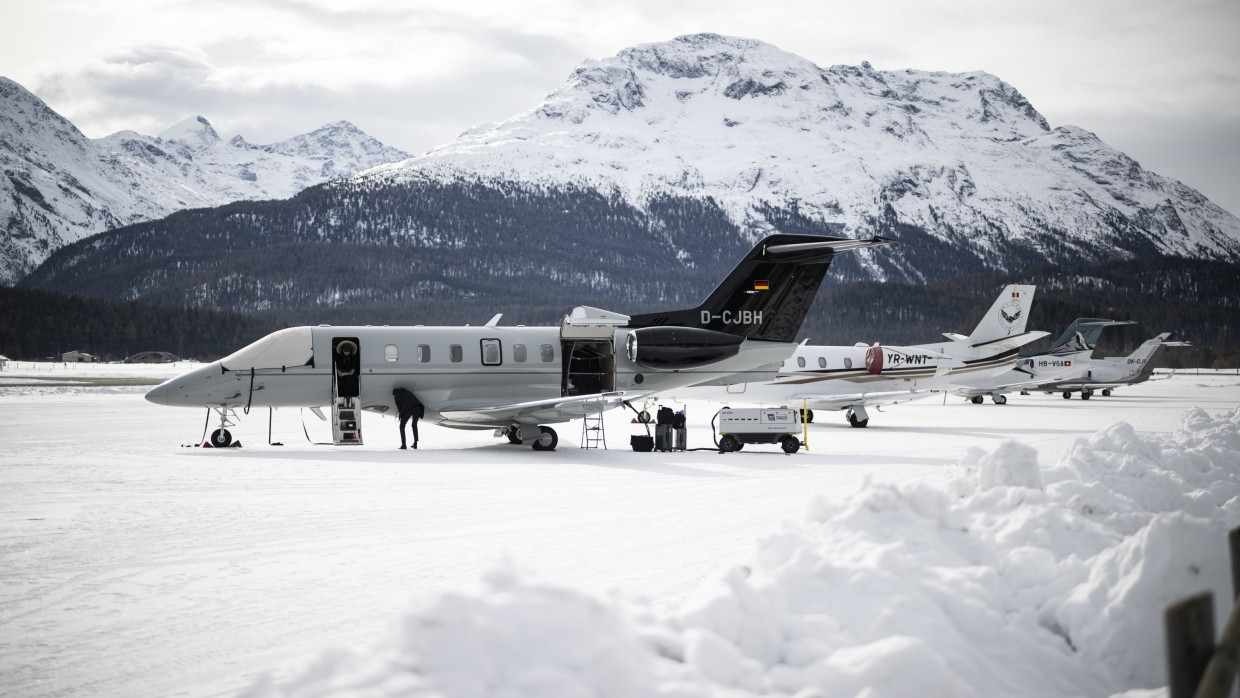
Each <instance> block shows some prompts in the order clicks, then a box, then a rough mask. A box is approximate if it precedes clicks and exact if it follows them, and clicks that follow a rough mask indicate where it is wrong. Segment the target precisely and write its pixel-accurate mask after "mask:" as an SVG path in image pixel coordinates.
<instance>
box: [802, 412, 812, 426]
mask: <svg viewBox="0 0 1240 698" xmlns="http://www.w3.org/2000/svg"><path fill="white" fill-rule="evenodd" d="M801 420H802V421H804V422H805V423H806V424H813V423H814V411H813V410H801Z"/></svg>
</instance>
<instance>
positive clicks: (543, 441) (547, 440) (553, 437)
mask: <svg viewBox="0 0 1240 698" xmlns="http://www.w3.org/2000/svg"><path fill="white" fill-rule="evenodd" d="M538 431H540V432H542V433H540V434H539V435H538V438H537V439H534V444H533V446H534V450H535V451H554V450H555V446H556V444H558V443H560V437H559V435H558V434H556V433H555V429H552V428H551V427H538Z"/></svg>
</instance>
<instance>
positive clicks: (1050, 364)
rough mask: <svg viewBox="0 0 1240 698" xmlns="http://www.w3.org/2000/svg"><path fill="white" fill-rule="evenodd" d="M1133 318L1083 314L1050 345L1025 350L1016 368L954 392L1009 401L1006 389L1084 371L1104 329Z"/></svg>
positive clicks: (1023, 388)
mask: <svg viewBox="0 0 1240 698" xmlns="http://www.w3.org/2000/svg"><path fill="white" fill-rule="evenodd" d="M1133 324H1136V323H1135V322H1134V321H1132V320H1105V319H1102V318H1088V317H1082V318H1077V319H1075V320H1073V321H1072V324H1071V325H1068V329H1067V330H1065V331H1064V333H1063V334H1062V335H1060V337H1059V339H1057V340H1055V343H1054V344H1052V345H1050V346H1049V347H1047V348H1046V349H1039V350H1036V351H1026V352H1021V354H1020V359H1019V361H1018V362H1017V363H1016V366H1015V367H1013V368H1012V369H1010V370H1008V371H1005V372H1003V373H1000V374H998V375H995V376H989V377H976V378H970V379H967V380H962V381H959V382H958V384H957V385H956V386H955V387H954V388H952V390H951V392H952V393H954V394H956V395H960V396H963V397H967V398H969V400H970V401H971V402H973V403H974V404H978V405H980V404H982V400H983V398H984V397H985V396H987V395H989V396H990V397H991V400H992V401H994V403H995V404H996V405H1002V404H1004V403H1006V402H1007V396H1006V395H1005V393H1013V392H1016V391H1020V392H1022V393H1026V392H1028V391H1030V390H1037V389H1040V388H1039V386H1041V385H1043V384H1045V383H1050V382H1053V381H1058V380H1063V379H1066V378H1069V377H1072V376H1075V375H1078V374H1080V371H1081V367H1082V366H1084V365H1086V364H1088V363H1089V360H1090V356H1091V355H1092V354H1093V353H1094V346H1095V345H1096V344H1097V343H1098V337H1099V335H1101V334H1102V330H1104V329H1106V328H1107V327H1112V326H1114V325H1133Z"/></svg>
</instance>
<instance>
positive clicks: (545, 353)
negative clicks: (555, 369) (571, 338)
mask: <svg viewBox="0 0 1240 698" xmlns="http://www.w3.org/2000/svg"><path fill="white" fill-rule="evenodd" d="M538 356H539V358H541V359H542V360H543V361H544V362H546V363H551V362H552V361H555V347H554V346H552V345H550V344H544V345H542V346H541V347H539V348H538Z"/></svg>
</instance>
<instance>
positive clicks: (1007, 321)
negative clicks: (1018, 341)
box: [968, 284, 1035, 347]
mask: <svg viewBox="0 0 1240 698" xmlns="http://www.w3.org/2000/svg"><path fill="white" fill-rule="evenodd" d="M1034 289H1035V287H1034V286H1031V285H1029V284H1008V285H1007V286H1006V287H1004V289H1003V292H1002V293H1000V294H999V297H998V298H996V299H995V302H994V303H993V304H992V305H991V306H990V310H987V311H986V314H985V315H983V316H982V321H981V322H979V323H977V327H975V328H974V329H973V333H972V334H970V335H969V337H968V342H969V345H970V346H974V347H977V346H981V345H983V344H989V343H990V342H994V341H996V340H1000V339H1004V338H1006V337H1010V336H1012V335H1018V334H1021V333H1023V332H1024V331H1025V324H1026V323H1027V322H1028V321H1029V309H1030V307H1032V306H1033V292H1034Z"/></svg>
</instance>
